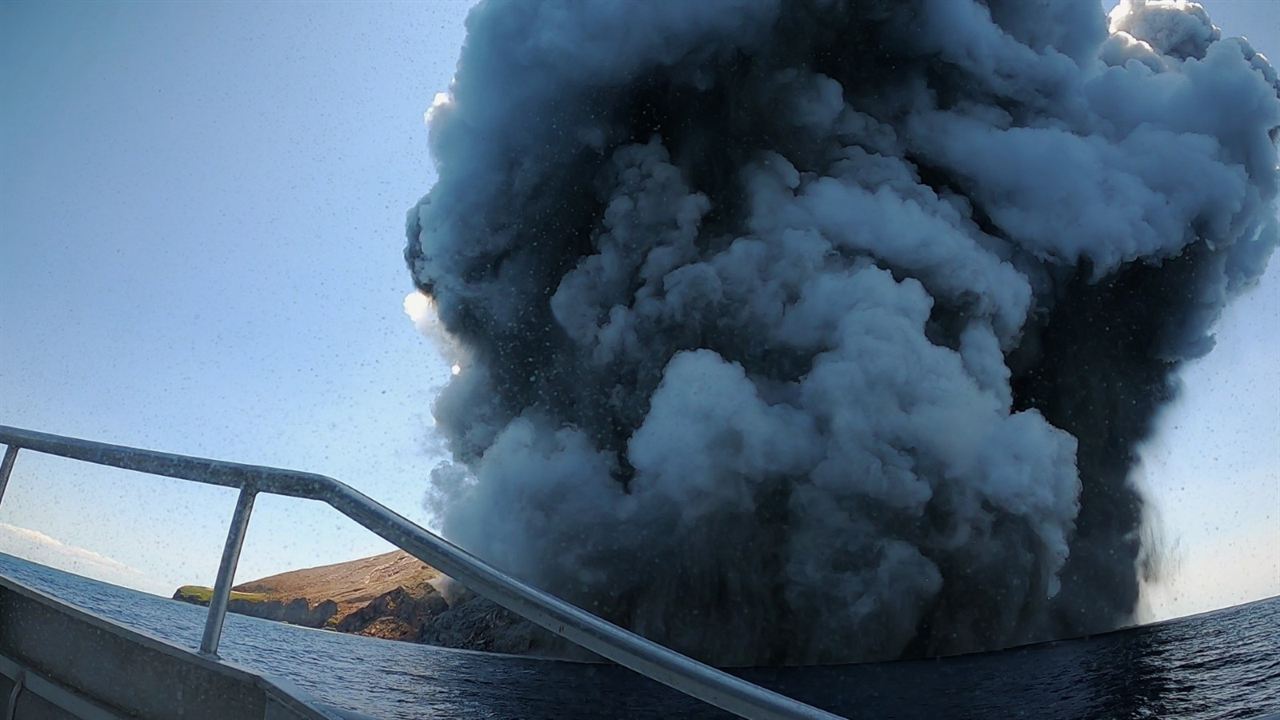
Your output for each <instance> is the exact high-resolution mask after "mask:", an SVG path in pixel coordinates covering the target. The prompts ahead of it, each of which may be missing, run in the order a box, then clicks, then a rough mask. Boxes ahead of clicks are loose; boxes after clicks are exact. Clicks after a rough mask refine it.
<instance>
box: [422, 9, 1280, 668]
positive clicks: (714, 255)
mask: <svg viewBox="0 0 1280 720" xmlns="http://www.w3.org/2000/svg"><path fill="white" fill-rule="evenodd" d="M1277 87H1278V86H1277V82H1276V75H1275V73H1274V71H1273V70H1272V68H1271V67H1270V65H1268V64H1267V61H1266V60H1265V59H1264V58H1263V57H1262V56H1261V55H1259V54H1257V53H1255V52H1254V51H1253V50H1252V49H1251V48H1250V47H1249V45H1248V44H1247V43H1246V42H1244V41H1243V40H1241V39H1222V38H1221V37H1220V34H1219V32H1218V31H1217V29H1216V28H1214V27H1213V26H1212V25H1211V24H1210V23H1209V21H1208V18H1207V16H1206V15H1205V13H1204V11H1203V10H1202V9H1201V8H1199V7H1198V6H1196V5H1193V4H1187V3H1181V2H1178V3H1155V2H1152V3H1139V2H1134V3H1129V4H1122V5H1121V6H1120V7H1119V8H1117V9H1116V10H1115V11H1114V12H1113V13H1112V15H1111V18H1110V30H1109V31H1108V28H1107V18H1106V17H1105V16H1104V15H1103V13H1102V11H1101V9H1100V8H1099V5H1098V3H1097V0H1078V1H1075V0H1071V1H1068V0H1053V1H1048V0H1046V1H1045V2H1037V3H1026V2H1023V1H1022V0H989V1H988V2H985V3H982V2H974V1H973V0H913V1H911V2H903V1H899V0H893V1H890V0H867V1H864V2H856V1H850V2H837V1H836V0H808V1H800V0H796V1H794V2H793V1H790V0H788V1H787V2H782V1H775V2H770V1H767V0H761V1H754V0H724V1H715V2H712V1H705V2H689V3H685V2H654V3H639V2H637V3H627V2H623V3H605V2H569V1H567V0H566V1H564V2H555V1H551V2H538V3H534V2H523V1H521V0H512V1H505V2H500V1H497V0H490V2H486V3H483V4H481V5H480V6H478V7H477V8H476V9H475V10H473V11H472V13H471V15H470V17H469V19H468V37H467V42H466V46H465V48H464V50H463V54H462V57H461V59H460V61H459V64H458V71H457V76H456V79H455V81H454V84H453V86H452V87H451V88H450V92H449V95H448V98H447V99H446V100H442V101H440V102H437V103H436V104H435V105H434V106H433V108H432V111H431V115H430V122H431V131H432V149H433V151H434V153H435V157H436V159H437V161H438V164H439V172H440V180H439V182H438V183H437V184H436V185H435V187H434V188H432V190H431V192H430V193H429V194H428V195H427V196H426V197H425V198H424V199H423V200H422V201H421V202H420V203H419V204H418V206H417V207H415V208H414V209H413V210H412V211H411V212H410V213H409V219H408V238H409V244H408V248H407V251H406V257H407V259H408V261H409V263H410V266H411V268H412V271H413V276H414V279H415V281H416V283H417V285H418V286H419V288H420V289H421V290H422V291H423V292H424V293H426V294H427V295H429V296H430V297H431V298H433V299H434V302H435V303H436V307H437V309H438V311H439V314H440V319H441V321H442V322H443V324H444V327H445V328H446V329H447V330H448V331H449V333H450V334H451V335H452V336H453V337H454V338H456V339H457V341H458V342H460V343H461V344H462V345H463V347H465V348H466V352H467V354H468V364H467V366H466V367H465V369H464V370H463V372H462V373H461V374H460V375H459V376H458V377H457V378H455V379H454V380H453V382H452V384H451V385H450V386H449V388H448V389H447V390H446V391H445V393H444V395H442V397H441V398H440V400H439V402H438V405H437V407H436V416H437V420H438V423H439V426H440V427H441V429H442V430H443V431H444V432H445V433H446V434H447V436H448V439H449V442H450V446H451V449H452V452H453V453H454V456H455V459H456V463H455V464H453V465H451V466H448V467H445V468H442V469H440V470H438V471H437V472H436V473H435V475H434V479H433V488H432V491H431V494H430V498H431V503H432V505H433V507H435V508H436V509H438V510H439V511H440V512H441V513H442V516H443V518H442V519H443V527H444V529H445V532H446V534H447V535H448V536H450V537H451V538H453V539H454V540H456V541H458V542H460V543H461V544H463V545H464V546H466V547H468V548H470V549H472V550H474V551H476V552H477V553H479V554H480V555H481V556H483V557H485V558H487V559H489V560H491V561H493V562H495V563H496V564H498V565H499V566H501V567H504V568H507V569H509V570H511V571H513V572H515V573H516V574H518V575H521V576H523V577H526V578H529V579H531V580H532V581H534V582H536V583H538V584H540V585H542V586H544V587H546V588H548V589H549V590H551V591H553V592H556V593H559V594H561V595H564V596H566V597H568V598H569V599H571V600H573V601H575V602H578V603H582V604H584V605H585V606H587V607H589V608H591V609H593V610H595V611H596V612H599V613H602V614H603V615H605V616H607V617H610V618H612V619H614V620H616V621H618V622H620V623H622V624H624V625H627V626H629V627H632V628H633V629H636V630H637V631H639V632H641V633H643V634H646V635H648V636H651V637H654V638H656V639H658V640H661V641H663V642H666V643H669V644H672V645H674V646H675V647H677V648H679V649H682V650H685V651H689V652H692V653H694V654H696V655H699V656H701V657H705V658H709V659H711V660H714V661H718V662H725V663H763V662H821V661H836V660H851V659H863V658H881V657H894V656H899V655H902V654H912V653H915V654H919V653H939V652H953V651H961V650H970V649H977V648H983V647H994V646H1000V645H1005V644H1009V643H1013V642H1017V641H1022V640H1029V639H1034V638H1040V637H1046V636H1049V635H1056V634H1069V633H1077V632H1084V631H1094V630H1098V629H1103V628H1108V627H1113V626H1114V625H1116V624H1118V623H1121V622H1124V621H1125V620H1127V619H1128V618H1129V616H1130V614H1131V613H1132V611H1133V608H1134V604H1135V602H1136V599H1137V574H1138V572H1139V570H1138V568H1137V563H1138V561H1139V559H1140V556H1141V553H1142V548H1141V547H1140V539H1139V538H1140V537H1141V534H1140V533H1139V529H1140V528H1139V525H1140V522H1141V517H1142V504H1141V498H1140V497H1139V495H1138V493H1137V492H1136V490H1135V489H1134V488H1133V486H1132V485H1131V484H1130V483H1129V482H1128V471H1129V468H1130V466H1131V465H1132V462H1133V457H1134V455H1133V449H1134V445H1135V443H1137V442H1139V441H1140V440H1142V439H1143V438H1144V437H1145V436H1146V435H1147V433H1149V431H1150V427H1151V420H1152V417H1153V416H1154V414H1155V413H1156V412H1157V410H1158V409H1159V408H1160V407H1161V406H1162V405H1163V404H1164V403H1165V402H1167V400H1168V399H1169V398H1170V397H1171V395H1172V392H1173V388H1174V384H1173V382H1172V381H1171V379H1170V373H1171V372H1172V371H1173V370H1175V369H1176V367H1177V364H1178V363H1179V362H1180V361H1182V360H1185V359H1187V358H1191V357H1195V356H1198V355H1201V354H1203V353H1205V352H1207V351H1208V350H1209V348H1210V347H1211V345H1212V342H1211V339H1210V337H1209V335H1208V331H1209V329H1210V327H1211V325H1212V323H1213V321H1214V319H1215V318H1216V317H1217V315H1218V313H1219V312H1220V310H1221V308H1222V306H1223V304H1224V303H1225V302H1226V301H1227V300H1228V299H1229V298H1230V297H1231V296H1232V295H1234V294H1236V293H1238V292H1240V291H1241V289H1243V288H1245V287H1247V286H1248V285H1249V284H1250V283H1251V282H1253V281H1254V280H1255V279H1256V278H1257V277H1258V275H1259V274H1260V273H1261V271H1262V269H1263V266H1264V264H1265V261H1266V258H1267V257H1268V255H1269V254H1270V252H1271V250H1272V248H1273V246H1274V245H1275V242H1276V236H1277V232H1276V220H1275V215H1274V207H1273V205H1272V203H1273V200H1274V198H1275V196H1276V183H1277V168H1276V148H1275V144H1274V141H1275V137H1276V130H1275V128H1276V127H1277V126H1278V125H1280V100H1278V99H1277Z"/></svg>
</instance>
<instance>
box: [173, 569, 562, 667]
mask: <svg viewBox="0 0 1280 720" xmlns="http://www.w3.org/2000/svg"><path fill="white" fill-rule="evenodd" d="M211 594H212V590H210V589H209V588H207V587H201V586H195V585H184V586H183V587H180V588H178V590H177V591H176V592H175V593H174V594H173V598H174V599H175V600H182V601H184V602H189V603H194V604H197V605H208V604H209V597H210V595H211ZM228 609H229V610H230V611H231V612H235V613H240V614H242V615H252V616H254V617H259V618H264V619H267V620H277V621H281V622H288V623H292V624H294V625H304V626H307V627H317V628H329V629H331V630H337V631H339V632H349V633H355V634H359V635H369V636H373V637H380V638H385V639H388V640H405V641H409V642H419V643H428V644H432V645H442V646H446V647H457V648H467V649H472V650H489V651H493V652H507V653H516V654H555V655H563V654H566V652H567V648H566V646H565V644H564V643H562V642H560V641H559V640H558V638H555V637H554V636H553V635H551V634H550V633H547V632H546V631H544V630H542V629H541V628H538V627H536V626H534V625H533V624H532V623H529V622H528V621H526V620H523V619H522V618H520V617H518V616H515V615H513V614H511V613H510V612H508V611H507V610H505V609H503V608H501V607H499V606H497V605H495V604H494V603H492V602H490V601H488V600H486V599H484V598H482V597H479V596H477V595H474V594H473V593H471V592H469V591H467V590H466V589H465V588H462V587H460V586H458V585H457V584H456V583H453V582H452V581H451V580H449V578H447V577H445V576H444V575H442V574H441V573H440V571H438V570H436V569H435V568H433V567H431V566H429V565H427V564H426V563H423V562H422V561H420V560H418V559H417V558H415V557H413V556H412V555H410V554H408V553H406V552H405V551H403V550H395V551H392V552H389V553H384V554H382V555H374V556H373V557H367V558H361V559H359V560H352V561H350V562H343V563H334V564H332V565H322V566H320V567H314V568H306V569H304V570H291V571H289V572H285V573H280V574H279V575H272V576H270V577H265V578H261V579H258V580H251V581H249V582H246V583H242V584H240V585H237V586H235V588H233V592H232V595H231V601H230V603H229V604H228ZM569 654H573V653H569Z"/></svg>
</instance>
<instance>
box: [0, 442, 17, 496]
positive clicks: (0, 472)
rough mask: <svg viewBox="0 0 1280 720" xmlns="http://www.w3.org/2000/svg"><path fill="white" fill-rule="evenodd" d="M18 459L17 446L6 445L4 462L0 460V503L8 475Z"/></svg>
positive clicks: (7, 481) (7, 483) (7, 484)
mask: <svg viewBox="0 0 1280 720" xmlns="http://www.w3.org/2000/svg"><path fill="white" fill-rule="evenodd" d="M17 459H18V446H17V445H6V446H5V451H4V460H0V502H4V489H5V488H6V487H8V486H9V473H11V472H13V462H14V461H15V460H17Z"/></svg>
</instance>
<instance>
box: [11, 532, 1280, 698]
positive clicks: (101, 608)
mask: <svg viewBox="0 0 1280 720" xmlns="http://www.w3.org/2000/svg"><path fill="white" fill-rule="evenodd" d="M0 574H3V575H7V576H9V577H11V578H13V579H15V580H18V581H19V582H22V583H25V584H27V585H29V586H32V587H35V588H37V589H39V590H43V591H45V592H47V593H50V594H52V595H56V596H58V597H60V598H62V599H64V600H66V601H69V602H72V603H74V604H76V605H79V606H81V607H84V608H86V609H88V610H90V611H92V612H95V613H97V614H99V615H102V616H105V617H108V618H112V619H114V620H117V621H119V622H121V623H124V624H126V625H129V626H132V627H134V628H137V629H140V630H143V631H144V632H148V633H150V634H152V635H157V636H160V637H163V638H166V639H168V640H170V641H172V642H175V643H177V644H179V645H182V646H184V647H188V648H192V649H194V648H196V647H197V646H198V645H199V642H200V634H201V631H202V628H203V623H204V616H205V611H204V608H200V607H196V606H194V605H188V604H185V603H180V602H176V601H173V600H168V599H166V598H160V597H156V596H154V595H146V594H143V593H138V592H134V591H132V590H126V589H124V588H120V587H116V586H113V585H107V584H104V583H100V582H96V581H93V580H87V579H85V578H82V577H78V576H75V575H70V574H67V573H63V572H59V571H56V570H51V569H49V568H46V567H43V566H40V565H35V564H32V563H29V562H26V561H23V560H19V559H17V558H13V557H10V556H8V555H4V554H0ZM220 652H221V655H222V656H223V658H224V659H226V660H229V661H231V662H234V663H236V664H239V665H241V666H244V667H247V668H250V669H252V670H256V671H258V672H260V673H263V674H267V675H273V676H278V677H283V678H286V679H288V680H290V681H292V682H293V683H294V684H295V685H298V686H301V687H302V688H304V689H306V690H307V691H308V692H310V693H311V694H312V695H313V696H314V697H315V698H316V699H318V700H320V701H321V702H323V703H325V704H328V705H331V706H334V707H336V708H340V709H345V710H351V711H355V712H358V713H362V714H365V715H369V716H373V717H377V718H389V719H396V720H399V719H406V720H407V719H409V718H458V719H462V718H522V719H523V718H530V719H533V718H538V719H541V718H546V719H548V720H550V719H552V718H555V719H562V718H563V719H565V720H573V719H576V718H584V719H585V718H709V717H726V716H725V715H724V714H723V713H719V712H717V711H714V710H712V709H709V708H707V707H706V706H704V705H701V704H700V703H697V702H696V701H693V700H689V699H687V698H685V697H683V696H681V695H680V694H678V693H676V692H674V691H671V690H668V689H667V688H665V687H663V686H661V685H658V684H656V683H654V682H652V681H649V680H647V679H645V678H642V677H640V676H638V675H635V674H634V673H631V672H629V671H627V670H624V669H622V668H618V667H614V666H608V665H598V664H583V663H565V662H558V661H549V660H537V659H531V658H518V657H508V656H500V655H490V654H485V653H473V652H465V651H457V650H446V649H441V648H433V647H429V646H424V645H412V644H408V643H398V642H391V641H386V640H377V639H373V638H364V637H358V636H352V635H341V634H338V633H333V632H327V631H323V630H310V629H306V628H299V627H294V626H291V625H284V624H281V623H273V622H267V621H264V620H258V619H256V618H249V617H243V616H240V615H229V616H228V617H227V622H226V627H225V629H224V632H223V637H222V646H221V648H220ZM739 674H741V675H742V676H743V677H746V678H747V679H749V680H751V681H753V682H757V683H760V684H763V685H765V686H767V687H771V688H773V689H776V690H779V691H782V692H784V693H787V694H790V695H792V696H794V697H797V698H800V699H802V700H805V701H807V702H810V703H813V704H815V705H818V706H820V707H824V708H827V709H829V710H832V711H834V712H837V713H839V714H841V715H845V716H847V717H849V718H903V719H906V718H1036V719H1037V720H1059V719H1061V720H1066V719H1068V718H1071V719H1074V718H1115V719H1118V720H1128V719H1133V720H1139V719H1141V720H1146V719H1148V718H1187V719H1188V720H1208V719H1209V718H1254V717H1260V716H1263V715H1268V714H1271V713H1276V712H1280V598H1272V599H1270V600H1263V601H1259V602H1256V603H1253V604H1250V605H1245V606H1241V607H1237V608H1231V609H1228V610H1223V611H1220V612H1216V613H1211V614H1207V615H1201V616H1197V617H1193V618H1188V619H1184V620H1178V621H1174V622H1168V623H1163V624H1159V625H1151V626H1146V627H1141V628H1133V629H1129V630H1124V631H1119V632H1114V633H1108V634H1105V635H1100V636H1095V637H1091V638H1085V639H1078V640H1069V641H1063V642H1057V643H1048V644H1043V645H1036V646H1030V647H1025V648H1018V649H1014V650H1006V651H1003V652H996V653H984V654H980V655H968V656H962V657H954V658H947V659H942V660H926V661H910V662H895V663H875V664H864V665H844V666H828V667H820V668H783V669H753V670H743V671H739Z"/></svg>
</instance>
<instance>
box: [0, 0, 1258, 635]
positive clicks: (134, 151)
mask: <svg viewBox="0 0 1280 720" xmlns="http://www.w3.org/2000/svg"><path fill="white" fill-rule="evenodd" d="M467 5H468V3H466V2H457V3H454V2H424V3H399V4H396V3H378V4H374V3H360V4H356V3H338V2H331V3H314V4H298V3H285V2H278V3H265V4H248V3H218V4H213V3H208V4H198V3H168V4H165V3H145V4H144V3H134V4H105V3H94V4H89V3H84V4H47V3H29V4H24V3H5V4H3V5H0V423H4V424H10V425H18V426H23V427H31V428H36V429H42V430H46V431H49V432H56V433H62V434H69V435H77V436H82V437H89V438H94V439H101V440H106V441H110V442H116V443H122V444H129V445H139V446H143V447H153V448H157V449H163V450H169V451H173V452H181V453H189V454H195V455H207V456H214V457H222V458H227V459H234V460H238V461H241V462H251V463H262V464H271V465H279V466H285V467H296V468H300V469H305V470H311V471H316V472H322V473H326V474H329V475H333V476H335V477H338V478H340V479H342V480H344V481H346V482H348V483H349V484H351V485H353V486H355V487H357V488H359V489H361V490H363V491H364V492H366V493H368V494H370V495H371V496H373V497H374V498H376V499H378V500H380V501H382V502H384V503H386V504H387V505H390V506H391V507H393V508H394V509H396V510H397V511H399V512H401V513H402V514H404V515H406V516H408V517H409V518H411V519H414V520H416V521H419V522H427V521H428V520H429V518H428V517H427V516H426V513H425V511H424V510H423V509H422V503H421V500H422V496H423V492H424V490H425V488H426V482H427V476H428V473H429V472H430V470H431V468H432V466H433V465H434V464H435V463H436V461H437V460H438V459H439V458H440V457H441V455H442V453H441V449H440V448H439V446H438V444H435V443H433V442H432V440H431V437H432V436H431V419H430V403H431V400H432V398H433V397H434V395H435V393H436V392H438V390H439V388H440V387H441V386H442V385H443V383H444V382H445V380H446V379H447V377H448V374H449V368H448V364H447V362H446V361H445V359H444V358H443V357H442V356H441V354H440V353H439V351H438V349H437V348H436V347H435V346H434V345H433V343H432V342H431V341H430V340H428V339H427V338H424V337H423V336H422V335H420V334H419V333H418V332H417V331H416V330H415V329H414V327H413V326H412V324H411V323H410V322H409V321H408V319H407V318H406V316H405V314H404V311H403V309H402V302H403V300H404V297H405V294H406V293H407V292H408V291H410V290H411V287H410V283H409V276H408V272H407V271H406V269H405V268H404V265H403V261H402V259H401V249H402V247H403V242H404V241H403V224H404V213H405V210H406V209H407V208H408V207H409V206H410V205H412V204H413V202H414V201H415V200H416V199H417V198H418V197H419V196H420V195H421V194H422V193H424V192H425V191H426V189H427V188H428V187H429V186H430V185H431V183H432V181H433V177H434V176H433V174H432V170H431V163H430V158H429V157H428V154H427V149H426V128H425V127H424V125H423V111H424V110H425V109H426V108H427V107H428V106H429V105H430V103H431V100H432V98H433V96H434V95H435V93H437V92H439V91H441V90H444V89H445V88H446V86H447V85H448V82H449V78H450V76H451V74H452V70H453V63H454V61H455V59H456V57H457V54H458V49H459V47H460V45H461V42H462V38H463V26H462V22H463V18H464V17H465V12H466V8H467ZM1206 5H1207V7H1208V9H1209V11H1210V14H1211V15H1212V16H1213V18H1214V20H1215V22H1216V23H1217V24H1218V25H1219V26H1221V27H1222V28H1223V29H1224V31H1225V32H1226V33H1227V34H1245V35H1248V36H1249V37H1250V38H1251V40H1252V41H1253V42H1254V44H1255V45H1256V46H1257V47H1258V48H1259V49H1261V50H1262V51H1263V52H1268V51H1271V54H1272V56H1273V57H1274V56H1278V55H1280V3H1276V2H1270V1H1269V0H1256V1H1254V0H1239V1H1236V2H1231V1H1226V2H1224V1H1223V0H1218V1H1217V2H1208V3H1206ZM1278 357H1280V262H1273V264H1272V268H1271V269H1270V270H1269V272H1268V274H1267V276H1266V279H1265V280H1264V282H1263V284H1262V286H1261V287H1260V288H1259V289H1258V290H1256V291H1255V292H1254V293H1252V294H1251V295H1249V296H1247V297H1245V298H1243V299H1242V300H1241V301H1240V302H1239V303H1237V305H1236V306H1235V307H1233V308H1232V309H1231V311H1230V313H1229V315H1228V316H1227V317H1226V318H1225V319H1224V322H1223V326H1222V332H1221V338H1220V347H1219V349H1218V351H1217V352H1215V353H1214V354H1213V355H1212V356H1211V357H1210V358H1209V359H1207V360H1205V361H1202V362H1200V363H1198V364H1196V365H1194V366H1192V367H1190V368H1188V369H1187V372H1186V379H1187V392H1186V395H1185V396H1184V398H1183V400H1182V401H1180V402H1179V403H1178V405H1177V406H1176V407H1174V408H1173V409H1172V410H1171V411H1170V412H1169V413H1168V415H1167V416H1166V418H1165V419H1164V426H1165V430H1164V432H1162V433H1161V435H1160V436H1159V437H1158V438H1157V439H1156V440H1155V441H1153V442H1152V443H1151V444H1150V446H1149V447H1148V448H1147V450H1146V453H1145V457H1146V462H1145V463H1144V466H1143V468H1142V469H1141V481H1142V482H1144V483H1145V484H1146V485H1147V486H1148V487H1149V488H1150V490H1151V493H1152V495H1153V496H1154V497H1155V498H1156V502H1157V507H1158V509H1159V514H1160V516H1161V518H1162V526H1163V527H1164V538H1165V545H1166V546H1167V547H1169V548H1170V549H1171V550H1170V553H1169V556H1170V562H1169V563H1168V565H1169V567H1170V568H1172V569H1181V573H1180V574H1177V575H1173V576H1172V577H1171V578H1170V579H1169V580H1167V581H1165V582H1164V583H1162V584H1161V585H1160V587H1157V588H1155V589H1154V591H1153V593H1152V595H1151V599H1152V604H1153V609H1152V616H1165V615H1169V614H1180V613H1183V612H1189V611H1192V610H1197V609H1207V608H1208V607H1211V606H1214V605H1223V604H1228V603H1230V602H1238V601H1241V600H1245V599H1250V598H1252V597H1259V596H1262V595H1267V594H1276V593H1280V557H1278V556H1277V553H1276V550H1275V548H1276V547H1280V409H1278V408H1280V362H1278V361H1277V358H1278ZM233 505H234V493H233V492H232V491H229V490H224V489H220V488H209V487H200V486H194V485H188V484H185V483H181V482H179V481H170V480H165V479H158V478H152V477H149V476H142V475H136V474H132V473H127V472H123V471H115V470H109V469H103V468H94V467H88V466H81V465H78V464H76V463H71V462H66V461H61V460H57V459H53V458H47V457H43V456H39V455H37V454H34V453H24V454H23V455H21V456H20V458H19V461H18V466H17V469H16V471H15V473H14V478H13V482H12V483H11V484H10V488H9V492H8V494H7V496H6V497H5V499H4V502H3V503H2V504H0V551H10V552H16V553H18V554H22V555H25V556H27V557H31V558H33V559H36V560H40V561H44V562H57V563H60V564H62V565H63V566H65V567H70V568H72V569H75V570H76V571H79V572H82V573H84V574H89V575H94V576H97V577H101V578H103V579H107V580H111V581H116V582H122V583H125V584H129V585H132V586H135V587H139V588H142V589H146V590H151V591H154V592H161V593H165V594H167V593H169V592H171V591H172V589H173V588H174V587H175V586H176V585H178V584H182V583H187V582H202V583H211V582H212V580H213V576H214V573H215V571H216V566H217V559H218V555H219V553H220V550H221V545H222V542H223V536H224V531H225V523H226V522H227V519H228V517H229V516H230V512H231V508H232V506H233ZM386 548H387V546H386V545H384V544H383V543H382V542H381V541H380V540H378V539H377V538H375V537H374V536H372V535H371V534H369V533H368V532H366V531H364V530H363V529H362V528H360V527H358V526H356V525H354V524H353V523H351V522H349V521H347V520H346V519H345V518H343V517H341V516H339V515H338V514H337V513H335V512H333V511H331V510H329V509H328V508H326V507H324V506H320V505H318V504H315V503H309V502H304V501H299V500H291V499H284V498H274V497H262V498H260V499H259V501H258V505H257V508H256V510H255V514H254V521H253V523H252V525H251V526H250V530H249V536H248V541H247V543H246V547H245V551H244V554H243V558H242V562H241V568H240V573H239V575H238V577H239V578H240V579H241V580H245V579H249V578H253V577H258V576H262V575H265V574H269V573H274V572H278V571H281V570H286V569H291V568H295V567H302V566H308V565H315V564H321V563H325V562H332V561H337V560H343V559H349V558H354V557H359V556H362V555H368V554H372V553H374V552H380V551H382V550H384V549H386Z"/></svg>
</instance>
